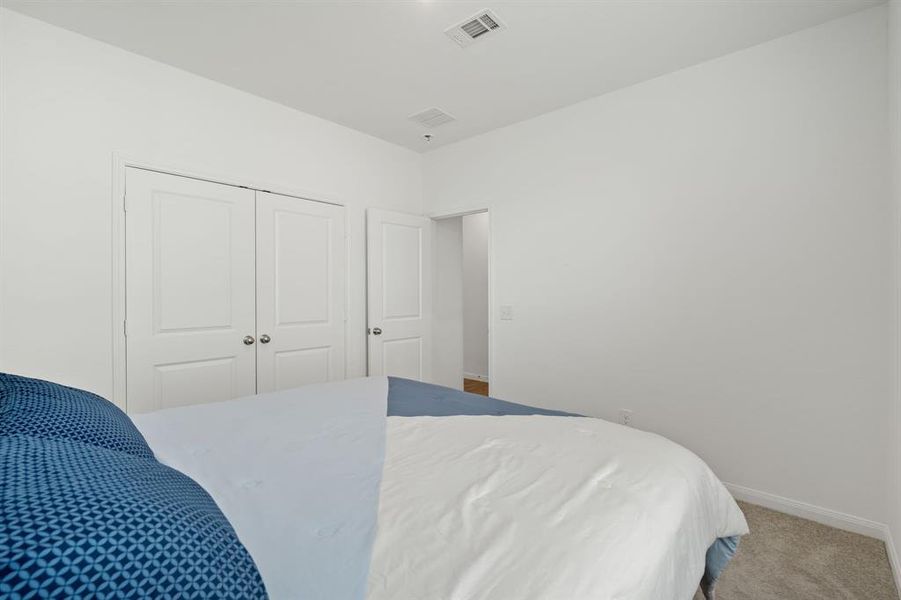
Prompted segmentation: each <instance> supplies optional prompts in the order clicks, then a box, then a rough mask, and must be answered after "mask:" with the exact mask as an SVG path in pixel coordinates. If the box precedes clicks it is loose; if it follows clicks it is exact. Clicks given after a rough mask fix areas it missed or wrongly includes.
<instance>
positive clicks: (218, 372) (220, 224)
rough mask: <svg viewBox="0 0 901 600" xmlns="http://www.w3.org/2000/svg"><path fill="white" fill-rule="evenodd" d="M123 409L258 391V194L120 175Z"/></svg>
mask: <svg viewBox="0 0 901 600" xmlns="http://www.w3.org/2000/svg"><path fill="white" fill-rule="evenodd" d="M126 208H127V210H126V215H125V223H126V318H127V320H126V324H127V327H126V344H127V346H126V348H127V358H126V361H127V365H128V366H127V384H126V385H127V408H128V410H129V412H133V413H137V412H146V411H150V410H157V409H162V408H170V407H174V406H183V405H187V404H197V403H202V402H214V401H218V400H227V399H229V398H235V397H239V396H246V395H250V394H254V393H255V392H256V357H255V351H254V350H255V347H254V346H253V345H246V344H245V343H244V338H245V336H248V335H249V336H254V335H255V334H254V326H255V281H254V280H255V276H254V271H255V265H254V196H253V192H252V191H250V190H246V189H242V188H237V187H233V186H228V185H223V184H216V183H211V182H207V181H199V180H196V179H190V178H185V177H177V176H174V175H167V174H163V173H156V172H153V171H145V170H142V169H133V168H129V169H128V170H127V172H126Z"/></svg>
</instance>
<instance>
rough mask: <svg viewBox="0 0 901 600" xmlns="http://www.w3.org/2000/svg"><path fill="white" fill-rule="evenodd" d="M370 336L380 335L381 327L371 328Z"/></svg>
mask: <svg viewBox="0 0 901 600" xmlns="http://www.w3.org/2000/svg"><path fill="white" fill-rule="evenodd" d="M372 335H382V329H381V327H373V328H372Z"/></svg>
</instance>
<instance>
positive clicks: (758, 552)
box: [695, 503, 899, 600]
mask: <svg viewBox="0 0 901 600" xmlns="http://www.w3.org/2000/svg"><path fill="white" fill-rule="evenodd" d="M740 504H741V508H742V510H743V511H744V512H745V516H746V517H747V518H748V525H749V526H750V528H751V534H750V535H749V536H747V537H745V538H744V539H742V542H741V545H740V546H739V548H738V553H737V554H736V555H735V558H734V559H733V560H732V564H730V565H729V567H727V569H726V572H725V574H724V575H723V577H722V579H721V580H720V582H719V584H718V585H717V600H763V599H765V600H770V599H773V600H776V599H778V600H832V599H841V600H845V599H849V600H850V599H860V600H899V596H898V592H897V591H896V590H895V584H894V582H893V580H892V571H891V567H890V566H889V562H888V557H887V556H886V552H885V544H883V543H882V542H881V541H879V540H875V539H873V538H868V537H865V536H862V535H857V534H855V533H848V532H847V531H841V530H839V529H833V528H832V527H827V526H825V525H820V524H819V523H814V522H812V521H806V520H804V519H799V518H797V517H791V516H789V515H785V514H782V513H778V512H775V511H772V510H767V509H765V508H761V507H759V506H755V505H753V504H746V503H740ZM695 600H703V596H701V594H700V592H699V593H698V594H696V595H695Z"/></svg>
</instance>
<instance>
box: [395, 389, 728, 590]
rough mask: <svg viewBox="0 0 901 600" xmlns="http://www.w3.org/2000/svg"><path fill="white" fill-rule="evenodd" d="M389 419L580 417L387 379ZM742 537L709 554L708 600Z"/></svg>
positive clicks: (704, 581) (716, 546) (715, 546)
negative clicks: (507, 416) (520, 416)
mask: <svg viewBox="0 0 901 600" xmlns="http://www.w3.org/2000/svg"><path fill="white" fill-rule="evenodd" d="M388 382H389V387H388V416H389V417H392V416H393V417H416V416H431V417H446V416H451V415H498V416H500V415H545V416H557V417H561V416H562V417H567V416H568V417H578V416H582V415H576V414H573V413H567V412H562V411H558V410H549V409H545V408H536V407H533V406H526V405H524V404H516V403H514V402H507V401H505V400H498V399H497V398H490V397H486V396H479V395H477V394H468V393H466V392H461V391H460V390H455V389H453V388H448V387H443V386H440V385H433V384H429V383H422V382H420V381H412V380H409V379H401V378H399V377H389V378H388ZM738 542H739V537H738V536H735V537H730V538H720V539H718V540H716V541H715V542H714V543H713V544H712V545H711V546H710V548H709V549H708V550H707V557H706V565H707V566H706V570H705V572H704V578H703V579H702V581H701V589H702V590H703V592H704V594H705V595H706V596H707V597H709V598H710V597H712V596H713V588H714V586H715V585H716V582H717V580H718V579H719V578H720V575H722V573H723V570H724V569H725V568H726V565H728V564H729V561H731V560H732V557H733V556H735V551H736V550H737V549H738Z"/></svg>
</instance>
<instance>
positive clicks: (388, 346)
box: [367, 209, 432, 381]
mask: <svg viewBox="0 0 901 600" xmlns="http://www.w3.org/2000/svg"><path fill="white" fill-rule="evenodd" d="M431 232H432V221H431V219H429V218H427V217H420V216H415V215H407V214H403V213H395V212H389V211H385V210H374V209H369V210H368V211H367V263H368V308H369V310H368V312H369V314H368V326H369V336H368V337H369V374H370V375H395V376H398V377H406V378H408V379H418V380H421V381H428V380H429V379H430V378H431V318H430V317H431V290H432V284H431V265H432V262H431V261H432V259H431V252H432V239H431V238H432V235H431Z"/></svg>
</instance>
